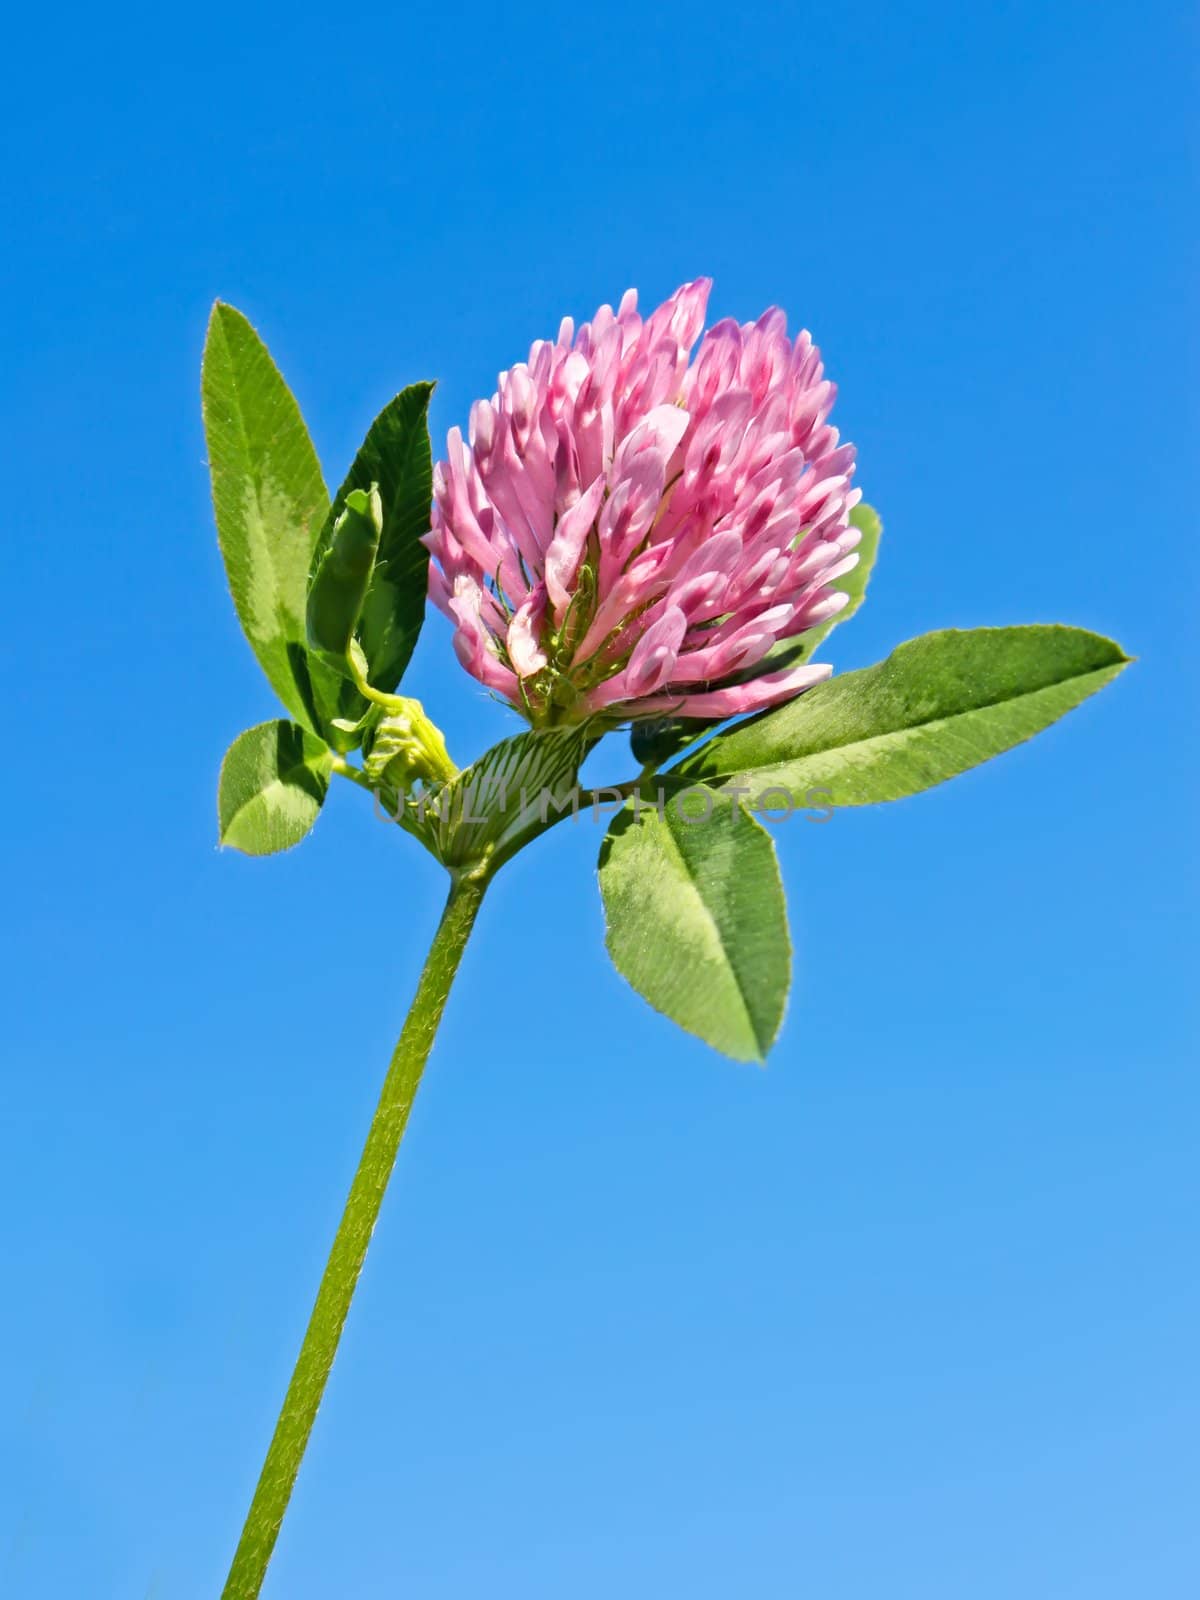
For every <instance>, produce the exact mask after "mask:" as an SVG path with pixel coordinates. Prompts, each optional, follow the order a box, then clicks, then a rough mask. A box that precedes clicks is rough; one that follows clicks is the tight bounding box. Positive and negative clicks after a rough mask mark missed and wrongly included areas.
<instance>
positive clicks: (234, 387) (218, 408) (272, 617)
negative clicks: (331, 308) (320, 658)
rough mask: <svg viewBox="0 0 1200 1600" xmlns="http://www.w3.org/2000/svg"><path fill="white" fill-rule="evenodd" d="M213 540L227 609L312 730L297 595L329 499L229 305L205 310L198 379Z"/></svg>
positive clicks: (290, 404) (273, 377) (265, 360)
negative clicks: (225, 578) (206, 320)
mask: <svg viewBox="0 0 1200 1600" xmlns="http://www.w3.org/2000/svg"><path fill="white" fill-rule="evenodd" d="M201 393H202V401H203V411H204V431H205V436H206V438H207V440H208V465H209V471H210V473H211V475H212V492H213V510H214V512H215V514H216V521H217V536H218V538H219V540H220V545H221V554H222V556H223V557H224V561H225V571H226V574H227V576H228V579H229V588H230V592H231V593H232V595H233V603H234V605H235V606H236V607H237V613H238V617H239V619H240V621H241V624H242V629H243V631H244V633H245V635H246V638H247V639H248V640H249V641H250V645H251V648H252V649H253V651H254V653H255V655H256V656H257V657H258V660H259V663H260V665H261V666H262V669H263V671H264V672H265V673H266V675H267V678H268V679H269V680H270V683H271V686H272V687H273V688H274V690H275V692H276V694H277V695H278V696H279V698H280V699H281V700H282V701H283V703H284V705H285V706H286V707H287V708H288V710H289V711H290V712H291V713H292V715H293V716H294V717H296V718H297V719H298V720H299V721H301V722H303V723H305V724H306V725H308V726H310V727H315V726H316V725H317V723H316V710H315V705H314V690H313V684H312V683H311V682H310V677H311V676H316V677H318V678H328V679H330V680H331V679H332V675H331V674H329V672H328V669H327V668H324V667H322V666H320V664H319V663H313V662H310V660H309V658H308V655H307V652H306V650H305V648H304V645H305V624H304V612H305V596H306V591H307V587H308V573H309V568H310V566H311V564H312V553H313V547H314V545H315V544H316V540H317V536H318V534H319V533H320V530H321V527H322V524H323V523H324V521H325V516H326V513H327V511H328V508H329V496H328V494H327V492H326V489H325V484H324V481H323V479H322V477H321V467H320V463H319V462H318V460H317V456H316V452H315V451H314V449H313V446H312V441H311V440H310V438H309V436H308V430H307V429H306V428H305V426H304V419H303V418H302V417H301V415H300V408H299V407H298V406H297V404H296V401H295V399H294V398H293V396H292V393H291V390H290V389H289V388H288V387H287V385H286V384H285V383H284V381H283V379H282V377H281V376H280V374H279V371H278V369H277V368H276V366H275V364H274V362H273V361H272V360H271V357H270V354H269V353H268V351H267V347H266V346H265V345H264V344H263V342H262V340H261V339H260V338H259V337H258V335H257V334H256V333H255V331H254V329H253V328H252V327H251V326H250V324H249V323H248V322H247V321H246V319H245V317H243V316H242V314H241V312H239V311H235V310H234V308H233V307H232V306H227V305H223V304H222V303H221V302H220V301H218V302H217V304H216V305H215V306H214V307H213V312H212V317H211V318H210V320H209V324H208V337H207V339H206V341H205V345H204V365H203V370H202V377H201Z"/></svg>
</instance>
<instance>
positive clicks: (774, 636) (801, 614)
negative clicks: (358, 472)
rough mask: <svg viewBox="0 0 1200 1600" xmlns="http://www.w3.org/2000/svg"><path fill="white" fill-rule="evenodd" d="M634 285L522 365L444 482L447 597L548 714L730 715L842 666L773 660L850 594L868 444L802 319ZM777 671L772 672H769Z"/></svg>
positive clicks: (439, 534)
mask: <svg viewBox="0 0 1200 1600" xmlns="http://www.w3.org/2000/svg"><path fill="white" fill-rule="evenodd" d="M710 287H711V285H710V282H709V280H708V279H706V278H700V279H697V281H696V282H695V283H689V284H685V285H684V286H683V288H681V289H679V290H677V291H676V293H675V294H673V295H672V296H671V298H670V299H669V300H667V301H665V302H664V304H663V305H661V306H659V308H658V309H657V311H655V312H653V313H652V314H651V315H650V316H649V317H647V318H646V319H645V320H644V321H643V319H642V318H641V316H640V315H639V314H638V310H637V295H636V292H635V291H632V290H631V291H630V292H629V293H628V294H626V296H625V298H624V299H623V300H622V301H621V305H620V308H619V310H618V311H617V312H616V313H615V314H614V312H613V310H612V308H611V307H610V306H603V307H601V309H600V310H599V311H598V312H597V314H596V316H595V319H594V320H593V321H592V322H591V323H587V324H585V325H584V326H583V327H581V328H580V329H579V332H578V333H575V331H574V328H573V325H572V323H571V321H570V319H567V320H566V321H564V323H563V325H562V328H561V330H560V332H559V336H558V339H557V341H556V342H555V343H553V344H550V343H547V342H545V341H539V342H538V343H537V344H535V345H534V346H533V348H532V350H531V351H530V352H529V360H528V362H527V363H522V364H520V365H518V366H515V367H513V368H512V369H511V370H510V371H509V372H504V373H501V374H500V378H499V384H498V388H497V392H496V393H495V394H494V395H493V396H492V398H491V400H490V401H488V400H479V401H477V402H476V403H475V405H474V406H473V407H472V409H471V426H470V437H469V442H465V441H464V440H463V437H462V434H461V432H460V431H459V429H457V428H454V429H452V430H451V432H450V435H449V439H448V441H447V460H445V461H443V462H441V463H439V465H438V467H437V469H436V471H435V473H434V510H433V525H432V531H431V533H430V534H429V535H428V538H427V543H428V545H429V548H430V550H431V552H432V554H433V557H434V561H433V562H432V563H431V565H430V597H431V599H432V600H433V601H434V603H435V604H436V605H437V606H438V607H439V608H440V609H441V610H442V611H444V612H445V613H446V615H447V616H448V617H449V618H450V619H451V620H452V621H453V622H454V624H455V634H454V647H455V651H456V653H457V654H458V657H459V660H460V661H461V662H462V664H463V666H465V667H466V669H467V671H468V672H470V673H472V674H473V675H474V676H475V677H476V678H478V679H479V680H480V682H481V683H484V684H486V685H487V686H488V687H489V688H491V689H493V690H495V691H496V692H497V693H498V694H500V695H502V696H503V697H504V698H505V699H506V700H508V701H510V702H511V703H512V704H513V705H514V706H516V707H517V709H518V710H520V711H522V712H524V714H525V715H526V716H527V717H528V718H529V719H530V721H531V722H532V723H534V725H535V726H550V725H554V724H561V723H569V722H577V721H583V720H585V719H587V718H589V717H593V716H597V715H600V716H604V717H606V718H611V719H612V720H613V721H614V722H616V721H623V720H626V719H637V718H641V717H661V716H678V717H700V718H706V719H708V718H717V717H727V716H733V715H736V714H739V713H741V712H746V711H757V710H760V709H761V708H762V707H764V706H769V705H773V704H775V703H776V702H777V701H780V700H784V699H788V698H790V697H791V696H792V695H794V694H796V693H798V692H799V691H800V690H801V689H806V688H808V687H809V686H810V685H811V684H813V683H816V682H818V681H819V680H820V679H822V678H825V677H828V675H829V673H830V672H831V671H832V668H830V667H826V666H820V665H815V664H812V663H809V664H806V665H803V666H798V667H792V668H790V669H786V670H783V671H773V670H771V668H772V662H771V654H772V652H773V651H774V650H775V649H776V647H777V646H778V645H780V644H781V643H782V642H783V641H789V640H796V639H797V638H798V636H799V635H801V634H803V633H804V632H806V631H807V630H808V629H809V628H812V627H814V626H816V625H817V624H818V623H821V622H824V621H826V620H828V619H829V618H830V617H831V616H833V615H834V614H835V613H836V612H837V611H839V610H840V609H841V608H842V606H844V605H845V604H846V603H847V596H846V595H845V594H844V593H841V592H840V591H838V590H836V589H831V588H830V584H831V583H832V581H833V580H834V579H835V578H837V577H839V576H840V575H841V574H842V573H845V572H847V571H849V569H850V568H851V567H853V566H854V564H855V563H856V561H857V560H858V557H857V556H856V555H855V554H854V553H853V552H854V547H855V545H856V544H857V543H858V539H859V534H858V530H857V529H855V528H853V527H851V526H850V524H849V522H848V516H849V513H850V511H851V509H852V508H853V506H854V505H855V503H856V502H857V500H858V498H859V495H858V491H857V490H853V489H851V487H850V477H851V474H852V473H853V471H854V447H853V446H852V445H843V444H839V443H838V435H837V430H836V429H835V428H832V427H830V426H829V423H828V420H827V419H828V416H829V411H830V408H831V406H832V405H833V398H834V392H835V391H834V386H833V384H831V383H829V382H827V381H826V380H825V378H824V376H823V368H822V366H821V356H820V352H819V351H818V350H817V348H816V346H815V345H814V344H813V342H812V340H811V338H810V337H809V335H808V334H807V333H801V334H799V335H798V336H797V338H796V339H795V340H790V339H789V338H788V336H787V324H786V319H785V317H784V314H783V312H782V311H779V310H778V309H776V308H772V309H771V310H769V311H766V312H764V314H763V315H762V316H761V317H760V318H759V319H758V321H757V322H755V323H746V324H744V325H742V326H739V325H738V324H737V323H736V322H733V321H732V320H728V319H727V320H725V321H723V322H718V323H717V324H715V326H713V327H712V328H710V329H709V330H708V332H707V333H706V334H705V335H704V337H703V338H702V339H701V340H700V343H699V346H698V348H697V350H696V356H695V360H694V361H690V363H689V357H690V354H691V351H692V347H693V346H694V345H695V344H696V341H697V339H698V338H699V336H700V331H701V328H702V327H703V324H704V312H705V307H706V305H707V301H708V292H709V289H710ZM756 667H759V668H761V672H760V673H756V672H755V670H754V669H755V668H756Z"/></svg>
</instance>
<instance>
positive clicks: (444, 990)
mask: <svg viewBox="0 0 1200 1600" xmlns="http://www.w3.org/2000/svg"><path fill="white" fill-rule="evenodd" d="M487 883H488V871H487V869H486V867H478V868H476V869H475V870H474V871H472V872H470V873H465V874H463V875H460V876H457V877H456V878H455V880H454V882H453V884H452V886H451V889H450V896H449V899H448V900H447V901H446V908H445V910H444V911H443V913H442V920H441V922H440V923H439V924H438V930H437V932H436V934H435V935H434V937H433V944H432V945H431V946H430V950H429V956H428V958H427V960H426V962H425V969H424V971H423V972H422V974H421V981H420V983H419V984H418V985H417V993H416V996H415V998H414V1000H413V1003H412V1009H411V1010H410V1011H409V1013H408V1018H407V1020H406V1021H405V1024H404V1029H403V1032H402V1033H401V1035H400V1038H399V1040H398V1042H397V1044H396V1049H395V1051H394V1053H393V1055H392V1061H391V1065H390V1066H389V1067H388V1071H387V1077H386V1078H385V1079H384V1082H383V1090H382V1092H381V1094H380V1096H379V1104H378V1106H377V1107H376V1108H375V1116H374V1118H373V1119H372V1122H371V1129H370V1132H369V1133H368V1134H367V1142H366V1144H365V1145H364V1147H363V1153H362V1157H361V1159H360V1160H359V1163H358V1171H357V1172H356V1173H355V1174H354V1182H353V1183H352V1184H351V1185H350V1193H349V1196H348V1197H347V1200H346V1209H345V1210H344V1211H343V1213H342V1220H341V1222H340V1223H339V1224H338V1230H337V1234H336V1235H335V1237H334V1241H333V1248H332V1249H331V1250H330V1252H329V1260H328V1262H327V1263H326V1266H325V1273H324V1276H323V1277H322V1279H321V1287H320V1288H319V1289H318V1290H317V1300H316V1304H315V1305H314V1306H313V1311H312V1316H311V1317H310V1318H309V1323H308V1329H307V1331H306V1333H305V1335H304V1343H303V1344H302V1345H301V1347H300V1356H299V1359H298V1360H297V1362H296V1368H295V1371H294V1372H293V1373H292V1381H291V1383H289V1384H288V1390H287V1394H286V1396H285V1397H284V1402H283V1409H282V1411H281V1412H280V1413H279V1421H278V1422H277V1423H276V1425H275V1433H274V1435H273V1437H272V1439H271V1444H270V1448H269V1449H268V1451H267V1459H266V1461H265V1462H264V1463H263V1469H262V1473H261V1475H260V1477H259V1480H258V1487H257V1488H256V1489H255V1491H254V1499H253V1500H252V1501H251V1503H250V1511H249V1514H248V1515H247V1517H246V1524H245V1527H244V1528H243V1529H242V1537H241V1539H240V1540H239V1542H238V1547H237V1551H236V1553H235V1554H234V1558H233V1566H232V1567H231V1568H230V1571H229V1577H228V1578H227V1579H226V1582H225V1588H224V1589H223V1590H222V1600H256V1597H257V1596H258V1593H259V1591H260V1590H261V1588H262V1584H263V1579H264V1578H265V1576H266V1572H267V1564H268V1562H269V1561H270V1559H271V1552H272V1551H273V1550H274V1548H275V1541H276V1539H277V1538H278V1537H279V1527H280V1524H281V1523H282V1521H283V1516H284V1512H285V1511H286V1510H287V1506H288V1501H289V1500H290V1499H291V1494H292V1487H293V1485H294V1484H295V1482H296V1474H297V1473H298V1472H299V1470H300V1462H301V1461H302V1459H303V1457H304V1451H305V1447H306V1446H307V1444H308V1436H309V1434H310V1433H311V1432H312V1425H313V1422H314V1420H315V1418H316V1415H317V1407H318V1406H319V1405H320V1403H321V1396H322V1394H323V1393H324V1392H325V1383H326V1380H327V1379H328V1377H329V1369H330V1368H331V1367H332V1366H333V1358H334V1356H335V1355H336V1354H337V1347H338V1340H339V1339H340V1338H341V1334H342V1327H343V1325H344V1324H345V1321H346V1313H347V1312H348V1311H349V1309H350V1301H351V1299H352V1298H353V1296H354V1289H355V1285H356V1284H357V1282H358V1275H359V1272H360V1271H361V1269H362V1264H363V1259H364V1257H365V1256H366V1253H367V1246H368V1244H369V1243H370V1242H371V1233H372V1231H373V1229H374V1227H375V1223H376V1220H377V1219H378V1217H379V1208H380V1206H381V1205H382V1203H383V1196H384V1191H385V1190H386V1188H387V1184H388V1179H389V1178H390V1177H391V1173H392V1166H393V1164H394V1163H395V1160H396V1152H397V1150H398V1149H399V1148H400V1140H401V1139H402V1138H403V1136H404V1128H405V1125H406V1123H407V1122H408V1114H409V1112H410V1111H411V1110H412V1103H413V1100H414V1098H415V1097H416V1093H417V1087H418V1085H419V1084H420V1082H421V1073H422V1071H423V1070H424V1067H425V1062H426V1059H427V1058H428V1056H429V1051H430V1049H431V1047H432V1045H433V1038H434V1034H435V1033H436V1032H437V1027H438V1023H439V1022H440V1021H441V1018H442V1011H443V1009H444V1008H445V1004H446V996H447V995H448V994H449V993H450V985H451V984H452V983H453V981H454V974H455V973H456V972H457V970H458V964H459V962H460V961H461V960H462V954H463V950H464V949H465V948H466V943H467V939H468V937H469V936H470V932H471V928H472V927H473V925H474V922H475V917H476V914H477V912H478V910H479V905H480V902H481V901H482V899H483V895H484V890H485V889H486V888H487Z"/></svg>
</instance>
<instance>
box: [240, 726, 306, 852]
mask: <svg viewBox="0 0 1200 1600" xmlns="http://www.w3.org/2000/svg"><path fill="white" fill-rule="evenodd" d="M331 771H332V757H331V755H330V752H329V749H328V747H327V746H326V745H325V744H323V743H322V741H321V740H320V739H318V738H316V737H314V735H313V734H311V733H309V732H308V731H307V730H306V729H304V728H301V727H300V726H299V725H298V724H297V723H295V722H285V721H283V720H282V719H280V720H279V721H277V722H260V723H259V724H258V726H257V727H255V728H248V729H247V730H246V732H245V733H240V734H239V735H238V736H237V738H236V739H235V740H234V741H233V743H232V744H231V745H230V747H229V749H228V751H227V752H226V755H225V760H224V761H223V762H222V763H221V777H220V781H219V783H218V786H217V817H218V822H219V825H220V842H221V843H222V844H223V845H230V846H232V848H233V849H235V850H241V851H242V852H243V854H245V855H248V856H269V855H274V854H275V853H276V852H277V851H280V850H290V849H291V847H292V846H293V845H294V844H299V843H300V841H301V839H303V838H304V836H305V834H306V833H307V832H308V831H309V829H310V828H311V827H312V825H313V823H314V822H315V821H316V820H317V813H318V812H319V811H320V809H321V806H322V804H323V803H324V800H325V795H326V791H327V790H328V788H329V777H330V773H331Z"/></svg>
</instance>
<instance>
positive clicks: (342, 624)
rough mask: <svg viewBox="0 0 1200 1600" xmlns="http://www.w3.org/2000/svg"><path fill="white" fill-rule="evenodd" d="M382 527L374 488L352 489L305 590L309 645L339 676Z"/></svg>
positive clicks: (365, 589) (369, 577) (380, 510)
mask: <svg viewBox="0 0 1200 1600" xmlns="http://www.w3.org/2000/svg"><path fill="white" fill-rule="evenodd" d="M382 526H383V510H382V506H381V504H380V500H379V491H378V489H377V488H376V487H375V485H374V484H372V485H371V487H370V489H352V490H351V491H350V493H349V494H348V495H347V496H346V504H345V509H344V510H343V512H342V514H341V516H340V517H338V519H337V521H336V522H335V523H334V525H333V536H332V538H331V539H330V542H329V544H328V546H327V547H326V549H325V550H324V551H323V553H322V554H321V556H320V559H319V560H318V562H317V566H316V570H315V571H314V573H313V576H312V582H311V584H310V585H309V589H308V642H309V645H310V646H311V647H312V649H314V650H315V651H317V652H318V653H319V654H321V655H323V656H325V657H328V658H330V665H331V666H336V667H337V668H338V670H339V671H342V670H345V671H346V672H347V673H348V672H349V669H348V668H344V667H343V663H344V662H345V661H346V658H347V657H348V655H349V653H350V647H351V645H352V644H353V643H354V630H355V628H356V627H357V625H358V619H359V614H360V613H361V611H362V608H363V601H364V600H365V599H366V595H367V589H368V587H369V586H370V582H371V574H372V572H373V571H374V569H375V557H376V553H377V552H378V550H379V536H380V532H381V530H382Z"/></svg>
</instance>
